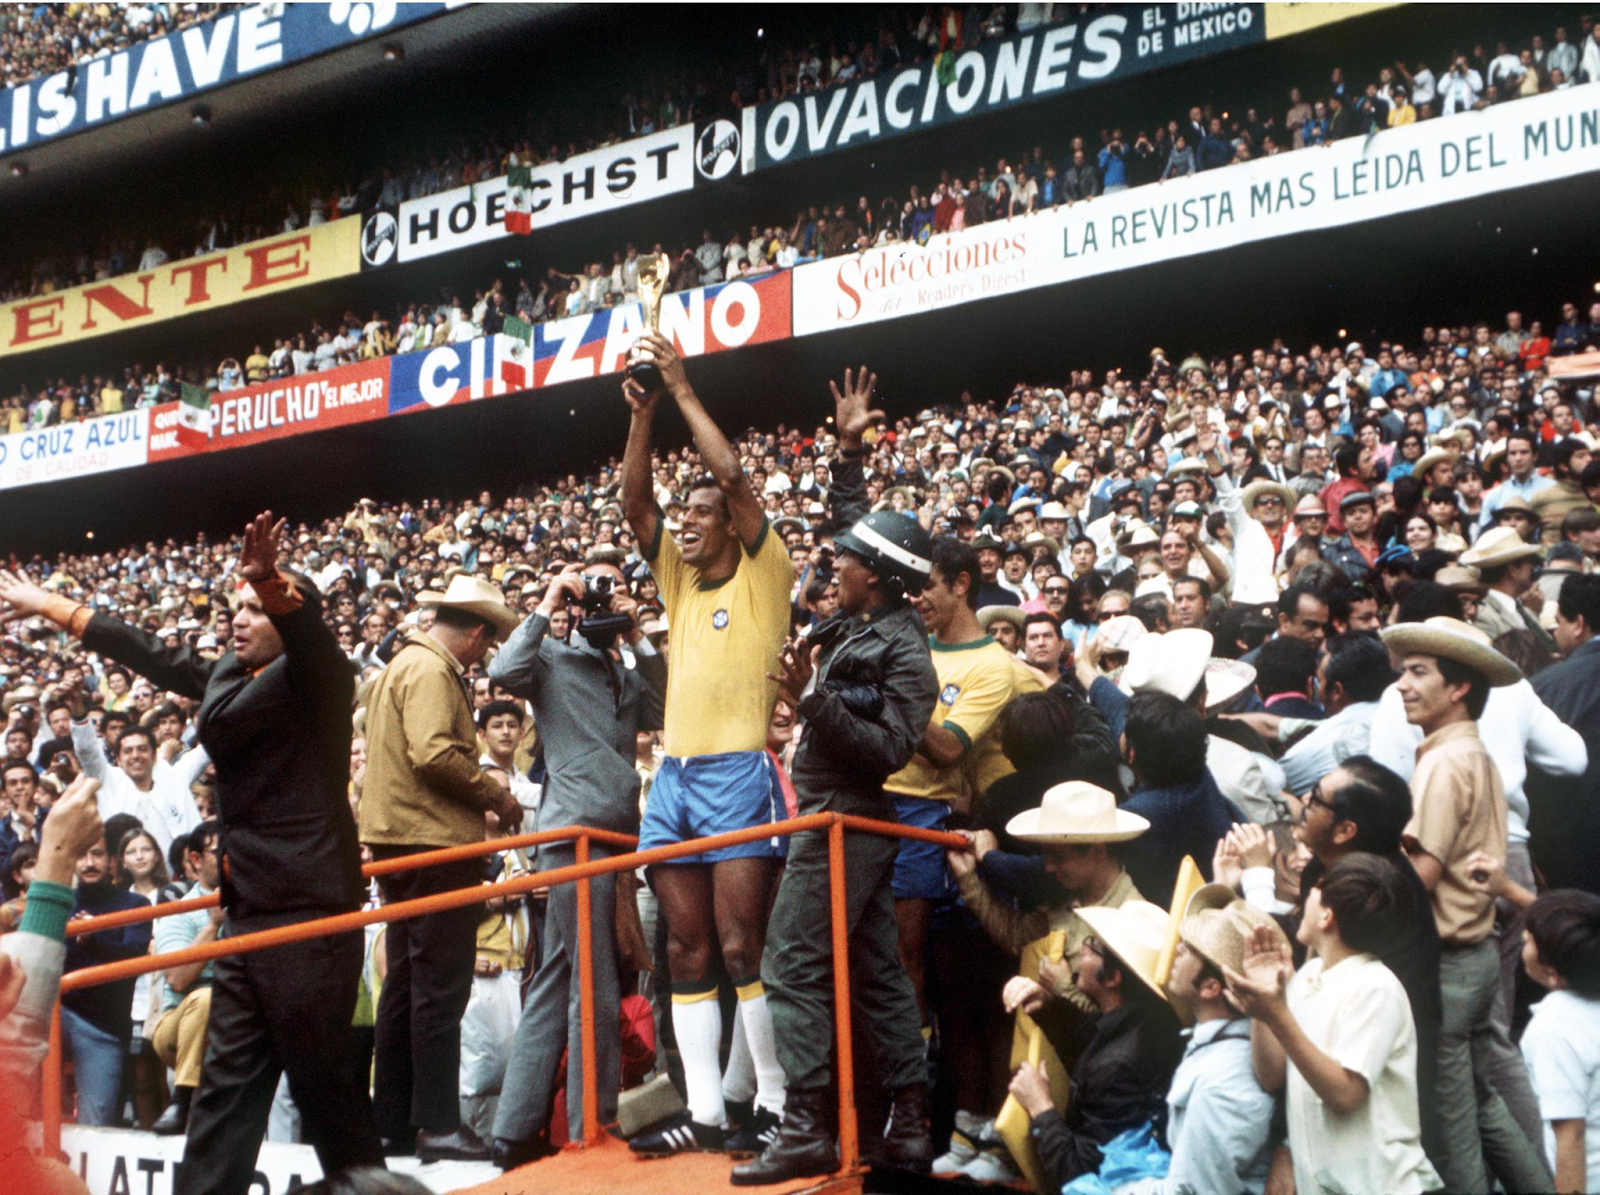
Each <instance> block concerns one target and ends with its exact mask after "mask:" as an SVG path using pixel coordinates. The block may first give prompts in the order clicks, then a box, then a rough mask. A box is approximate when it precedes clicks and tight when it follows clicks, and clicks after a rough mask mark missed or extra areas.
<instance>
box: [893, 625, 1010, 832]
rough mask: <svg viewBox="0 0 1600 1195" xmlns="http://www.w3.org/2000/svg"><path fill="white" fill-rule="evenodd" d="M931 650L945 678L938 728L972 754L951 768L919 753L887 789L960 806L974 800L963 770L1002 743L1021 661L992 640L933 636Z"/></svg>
mask: <svg viewBox="0 0 1600 1195" xmlns="http://www.w3.org/2000/svg"><path fill="white" fill-rule="evenodd" d="M928 650H929V651H930V652H932V653H933V671H934V673H935V674H936V675H937V676H938V678H939V700H938V702H937V703H936V704H935V705H934V707H933V720H932V725H934V726H943V727H944V728H945V729H946V730H948V731H950V732H951V733H952V734H954V735H955V736H956V737H957V738H958V739H960V740H961V742H962V743H963V745H965V747H966V748H967V750H966V752H965V754H964V755H963V757H962V759H959V760H957V761H956V762H955V763H953V764H951V765H950V766H949V767H947V768H941V767H939V766H937V765H936V764H935V763H934V762H933V761H932V760H931V759H929V758H928V757H927V756H926V755H923V754H922V753H921V752H920V751H919V752H918V753H917V754H916V755H913V756H912V757H911V762H910V763H908V764H907V765H906V766H905V767H903V768H901V769H900V770H899V771H898V772H896V773H895V774H894V775H893V776H890V777H889V779H888V780H887V781H885V782H884V785H883V787H884V788H885V789H887V790H888V791H889V792H892V793H899V794H900V795H902V796H907V797H925V798H928V799H930V800H934V801H957V800H960V799H961V798H963V797H964V796H967V795H968V794H967V791H966V788H967V785H966V781H965V779H964V777H963V765H964V764H966V763H967V761H968V760H969V759H972V758H977V757H978V756H975V755H974V752H975V751H977V752H979V753H980V754H981V753H982V752H986V751H987V750H988V749H989V744H988V743H987V742H986V741H985V740H989V739H993V738H995V737H996V734H995V723H996V722H997V721H998V720H999V718H1000V711H1001V710H1003V709H1005V708H1006V702H1008V701H1010V700H1011V695H1012V693H1013V692H1015V691H1016V687H1017V680H1018V676H1017V669H1016V667H1015V663H1014V659H1015V658H1014V657H1013V656H1012V655H1011V653H1010V652H1008V651H1006V649H1005V648H1003V647H1001V646H1000V645H999V644H998V643H996V642H995V641H994V640H993V639H991V638H990V637H989V636H987V635H985V636H984V637H983V638H982V639H974V640H972V641H971V642H969V643H940V642H938V641H937V640H936V639H934V638H933V637H932V636H929V638H928ZM995 750H996V751H998V747H996V748H995Z"/></svg>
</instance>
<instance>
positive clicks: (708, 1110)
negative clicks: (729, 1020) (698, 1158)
mask: <svg viewBox="0 0 1600 1195" xmlns="http://www.w3.org/2000/svg"><path fill="white" fill-rule="evenodd" d="M672 1031H673V1033H674V1034H675V1035H676V1036H677V1038H678V1055H679V1057H680V1058H681V1059H682V1060H683V1084H684V1086H685V1087H687V1088H688V1089H689V1090H688V1095H689V1115H690V1116H691V1117H692V1118H693V1119H694V1120H696V1121H698V1122H699V1123H700V1124H704V1125H713V1126H715V1127H717V1128H722V1127H724V1126H725V1125H726V1123H727V1119H728V1118H727V1113H726V1111H725V1109H724V1107H723V1104H722V1075H721V1074H720V1069H721V1068H720V1067H719V1066H718V1057H717V1056H718V1053H719V1052H720V1050H721V1049H722V1005H721V1004H720V1003H719V1002H718V1000H717V989H716V988H712V989H711V990H710V991H708V992H705V993H703V994H702V993H699V992H695V993H690V994H688V995H680V994H679V993H677V992H674V993H673V994H672Z"/></svg>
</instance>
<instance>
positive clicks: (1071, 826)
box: [1006, 780, 1150, 846]
mask: <svg viewBox="0 0 1600 1195" xmlns="http://www.w3.org/2000/svg"><path fill="white" fill-rule="evenodd" d="M1149 828H1150V823H1149V822H1148V821H1146V820H1145V819H1144V818H1142V817H1140V816H1139V815H1138V814H1137V813H1129V812H1128V811H1127V810H1125V809H1118V808H1117V798H1116V796H1115V795H1114V794H1112V793H1111V792H1110V791H1108V790H1107V789H1103V788H1101V787H1100V786H1099V785H1095V784H1088V783H1086V782H1084V781H1082V780H1069V781H1067V782H1066V783H1065V784H1057V785H1055V786H1054V787H1052V788H1047V789H1045V793H1044V797H1043V799H1042V800H1040V802H1039V805H1038V808H1036V809H1024V810H1023V811H1022V812H1021V813H1019V814H1017V815H1016V816H1015V817H1014V818H1012V819H1011V820H1010V821H1009V822H1007V823H1006V833H1007V834H1009V835H1011V837H1013V838H1020V839H1022V840H1023V841H1024V842H1037V843H1042V844H1044V845H1046V846H1066V845H1070V844H1073V843H1090V842H1127V841H1128V840H1129V839H1131V838H1137V837H1139V835H1141V834H1143V833H1144V832H1145V831H1146V830H1148V829H1149Z"/></svg>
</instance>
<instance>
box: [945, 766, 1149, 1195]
mask: <svg viewBox="0 0 1600 1195" xmlns="http://www.w3.org/2000/svg"><path fill="white" fill-rule="evenodd" d="M1148 826H1149V823H1148V822H1147V821H1145V819H1144V818H1142V817H1139V816H1137V815H1136V814H1131V813H1125V812H1123V811H1122V810H1119V809H1118V808H1117V799H1116V797H1115V796H1114V795H1113V794H1112V793H1110V792H1108V791H1107V790H1106V789H1103V788H1099V787H1097V786H1096V785H1093V784H1086V783H1083V782H1081V781H1069V782H1067V783H1064V784H1058V785H1055V786H1054V787H1052V788H1050V789H1048V790H1047V791H1046V792H1045V794H1044V798H1043V800H1042V801H1041V803H1040V805H1039V806H1038V807H1037V808H1034V809H1026V810H1024V811H1023V812H1021V813H1019V814H1017V815H1016V816H1015V817H1013V818H1011V819H1010V821H1008V822H1007V823H1006V834H1007V836H1008V837H1009V838H1012V839H1016V840H1017V845H1018V846H1019V849H1027V848H1028V847H1030V846H1031V847H1032V848H1034V849H1039V850H1042V851H1043V853H1044V860H1045V863H1044V866H1045V870H1046V872H1048V873H1049V875H1050V876H1051V878H1053V879H1054V880H1055V881H1056V883H1057V884H1058V885H1060V886H1061V888H1063V889H1064V890H1065V891H1066V893H1067V900H1066V901H1065V902H1063V903H1059V904H1051V905H1046V906H1042V907H1039V908H1035V909H1033V910H1030V911H1028V912H1020V911H1018V909H1017V908H1016V906H1015V905H1014V904H1013V903H1012V902H1011V900H1010V899H1009V898H1007V897H1005V896H1002V895H1001V894H999V893H997V892H996V891H995V890H994V889H992V888H990V887H989V886H988V884H987V883H986V882H985V880H984V878H983V876H982V875H981V874H980V871H979V868H978V864H979V863H980V862H982V860H983V857H984V856H985V855H987V854H988V853H989V851H991V850H993V849H995V848H996V846H998V845H999V843H997V841H996V839H995V836H994V835H993V834H992V833H989V832H988V831H979V832H978V833H976V834H967V835H966V837H967V841H968V846H967V848H966V849H965V850H961V851H951V852H949V854H948V856H947V857H948V859H949V862H950V871H951V874H953V875H954V876H955V878H956V886H957V888H958V889H959V890H960V893H961V899H962V901H963V902H964V903H965V904H966V906H967V908H968V910H969V911H970V912H971V913H972V915H973V916H974V917H976V918H977V919H978V922H979V924H980V925H982V926H983V928H984V931H985V932H986V933H987V934H988V935H989V937H990V938H991V939H992V940H993V941H994V942H995V944H996V945H997V946H999V947H1000V949H1002V950H1004V951H1006V952H1007V953H1008V954H1012V955H1016V956H1018V957H1019V958H1020V960H1021V961H1020V964H1019V966H1018V968H1017V974H1016V976H1015V977H1014V978H1013V979H1011V980H1010V981H1009V982H1008V983H1007V984H1006V986H1005V991H1004V993H1003V994H1002V997H1001V999H1002V1001H1003V1003H1004V1005H1005V1009H1006V1011H1007V1012H1012V1013H1015V1014H1016V1024H1015V1028H1014V1030H1013V1036H1012V1044H1011V1065H1012V1066H1013V1067H1015V1066H1017V1065H1019V1064H1020V1063H1021V1062H1022V1060H1023V1059H1024V1058H1026V1057H1027V1056H1028V1046H1029V1040H1030V1037H1031V1035H1032V1034H1033V1033H1034V1032H1035V1025H1034V1021H1033V1019H1032V1017H1031V1015H1030V1013H1031V1012H1033V1011H1036V1010H1038V1009H1041V1008H1045V1007H1047V1006H1055V1005H1060V1006H1061V1008H1060V1010H1059V1011H1058V1012H1057V1013H1055V1014H1053V1015H1056V1016H1057V1017H1058V1018H1066V1019H1067V1020H1069V1021H1072V1022H1082V1021H1083V1020H1084V1019H1085V1018H1087V1017H1090V1016H1093V1015H1094V1014H1095V1013H1096V1012H1097V1011H1098V1009H1097V1006H1096V1004H1095V1002H1094V1001H1093V1000H1092V999H1091V998H1090V997H1089V996H1088V995H1087V994H1086V993H1085V992H1084V991H1083V990H1082V989H1080V988H1079V986H1078V963H1079V947H1080V946H1081V945H1082V944H1083V941H1084V939H1085V938H1087V937H1088V936H1089V935H1090V933H1091V932H1092V931H1091V930H1090V928H1089V925H1088V923H1087V922H1086V921H1084V920H1083V918H1082V917H1080V916H1079V915H1078V913H1079V910H1080V909H1081V908H1083V907H1084V906H1087V905H1104V906H1106V907H1108V908H1115V907H1116V906H1118V905H1122V904H1125V903H1127V902H1128V901H1130V900H1139V899H1140V896H1139V892H1138V890H1137V889H1136V888H1135V887H1134V886H1133V881H1132V880H1131V879H1129V878H1128V873H1127V871H1126V870H1125V869H1124V868H1123V866H1122V863H1121V862H1120V860H1118V858H1117V856H1116V853H1115V850H1116V844H1117V843H1119V842H1126V841H1128V840H1129V839H1130V838H1134V837H1137V836H1138V835H1140V834H1142V833H1143V832H1144V831H1145V829H1147V828H1148ZM1012 845H1013V844H1010V843H1007V848H1006V849H1011V847H1012ZM1040 1058H1041V1060H1042V1061H1043V1062H1044V1063H1045V1065H1046V1070H1047V1073H1048V1074H1049V1076H1050V1082H1051V1085H1052V1093H1053V1095H1054V1097H1055V1099H1056V1100H1057V1102H1058V1104H1059V1105H1061V1106H1065V1103H1066V1096H1067V1077H1068V1074H1069V1073H1070V1070H1071V1066H1072V1064H1073V1063H1074V1062H1075V1061H1076V1060H1077V1054H1076V1052H1075V1051H1068V1052H1067V1053H1066V1054H1065V1055H1058V1054H1057V1053H1056V1051H1055V1048H1054V1046H1053V1045H1052V1044H1051V1042H1050V1041H1044V1042H1042V1043H1041V1050H1040ZM981 1120H982V1118H981V1116H978V1115H974V1114H973V1113H972V1112H970V1111H958V1112H957V1113H956V1134H955V1135H953V1136H952V1138H951V1143H950V1152H949V1153H947V1154H945V1155H944V1157H942V1158H940V1159H938V1161H937V1162H936V1163H935V1166H934V1172H935V1173H949V1172H952V1171H955V1170H959V1169H962V1167H963V1166H965V1165H967V1164H969V1163H971V1162H972V1161H973V1159H974V1155H975V1151H976V1147H977V1146H976V1133H977V1130H978V1129H979V1127H980V1125H981ZM969 1177H977V1176H976V1175H969Z"/></svg>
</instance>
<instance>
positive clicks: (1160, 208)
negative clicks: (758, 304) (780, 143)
mask: <svg viewBox="0 0 1600 1195" xmlns="http://www.w3.org/2000/svg"><path fill="white" fill-rule="evenodd" d="M1596 170H1600V87H1595V86H1585V87H1573V88H1570V89H1568V90H1566V91H1558V92H1550V93H1548V94H1546V95H1541V96H1535V97H1532V98H1529V99H1525V100H1517V101H1515V102H1512V103H1507V104H1500V105H1497V106H1495V107H1493V108H1488V109H1485V110H1483V111H1481V112H1467V113H1461V114H1458V115H1456V116H1450V117H1445V118H1442V119H1437V120H1430V121H1427V122H1425V123H1422V124H1413V125H1406V126H1403V127H1401V128H1394V129H1386V130H1384V131H1382V132H1379V133H1376V134H1374V135H1372V136H1369V137H1352V138H1349V139H1347V140H1344V141H1339V142H1335V143H1334V144H1333V145H1331V146H1327V147H1325V148H1315V149H1304V150H1298V151H1295V152H1292V153H1283V154H1278V155H1276V156H1274V157H1270V158H1259V159H1257V160H1255V161H1253V162H1247V163H1241V164H1239V165H1234V166H1227V167H1223V168H1221V169H1218V170H1211V171H1207V172H1205V173H1203V174H1195V175H1189V176H1187V177H1185V178H1178V179H1170V180H1168V181H1167V182H1165V183H1162V184H1160V185H1152V186H1147V187H1136V188H1133V189H1132V190H1128V191H1122V192H1119V193H1117V194H1114V195H1102V196H1100V197H1099V198H1096V199H1090V200H1082V201H1079V202H1078V203H1075V204H1071V205H1069V206H1063V207H1060V208H1055V209H1052V210H1049V211H1044V212H1036V213H1034V214H1033V215H1031V216H1017V217H1014V218H1012V219H1009V220H999V221H995V222H992V223H989V224H980V225H978V226H977V227H974V228H968V229H964V230H962V231H961V232H958V233H947V234H943V235H940V236H935V237H933V238H932V239H931V240H930V241H929V242H928V244H927V245H915V244H906V243H900V244H894V245H886V246H884V247H882V248H878V249H871V250H868V251H867V252H865V253H859V254H853V255H851V256H848V257H837V258H830V259H828V260H827V261H820V262H812V263H809V264H806V265H802V266H800V267H798V268H797V269H796V270H795V271H794V334H795V335H796V336H809V335H813V334H815V333H818V332H829V331H833V330H834V329H838V328H850V327H856V326H859V325H861V324H866V323H872V322H875V321H878V320H886V319H897V318H899V317H901V316H906V315H917V314H919V313H921V312H925V311H937V310H941V309H943V308H947V307H953V306H957V305H959V304H962V303H969V302H972V301H974V300H977V299H983V298H988V297H991V296H995V295H1001V294H1010V293H1014V292H1016V291H1021V290H1029V289H1032V288H1034V287H1040V286H1054V285H1057V284H1059V283H1063V282H1071V281H1073V280H1075V279H1078V278H1087V277H1092V276H1094V275H1098V274H1105V273H1110V272H1112V271H1117V270H1126V269H1132V268H1134V267H1137V266H1144V265H1151V264H1154V263H1157V262H1163V261H1171V260H1173V259H1175V258H1179V257H1191V256H1193V255H1195V254H1197V253H1209V252H1214V251H1216V250H1219V249H1227V248H1231V247H1232V246H1235V245H1243V244H1248V243H1250V242H1253V241H1260V240H1266V239H1269V238H1273V237H1281V236H1289V235H1292V234H1294V233H1301V232H1309V231H1313V230H1317V229H1327V228H1336V227H1341V226H1344V225H1349V224H1356V223H1360V222H1362V221H1366V220H1374V219H1380V218H1382V217H1384V216H1391V215H1397V214H1399V213H1402V212H1411V211H1417V210H1420V209H1423V208H1429V207H1434V206H1437V205H1439V204H1444V203H1454V202H1458V201H1460V200H1464V199H1472V198H1475V197H1478V196H1481V195H1487V194H1491V193H1494V192H1497V191H1507V190H1512V189H1515V188H1519V187H1526V186H1531V185H1534V184H1537V183H1543V182H1551V181H1554V180H1557V179H1562V178H1570V177H1572V176H1575V175H1579V174H1584V173H1589V172H1593V171H1596Z"/></svg>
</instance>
